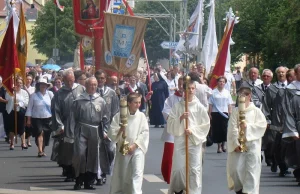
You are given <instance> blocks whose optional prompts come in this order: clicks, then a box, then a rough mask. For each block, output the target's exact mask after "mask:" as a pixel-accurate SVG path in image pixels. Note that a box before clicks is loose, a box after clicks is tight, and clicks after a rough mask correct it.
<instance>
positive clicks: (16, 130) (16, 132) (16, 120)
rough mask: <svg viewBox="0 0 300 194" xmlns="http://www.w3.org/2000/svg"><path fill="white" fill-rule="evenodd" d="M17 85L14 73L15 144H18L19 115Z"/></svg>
mask: <svg viewBox="0 0 300 194" xmlns="http://www.w3.org/2000/svg"><path fill="white" fill-rule="evenodd" d="M16 83H17V75H16V72H15V73H14V117H15V121H14V122H15V135H14V137H15V143H16V144H17V143H18V135H17V134H18V114H17V92H16V91H15V88H16Z"/></svg>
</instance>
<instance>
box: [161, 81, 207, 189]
mask: <svg viewBox="0 0 300 194" xmlns="http://www.w3.org/2000/svg"><path fill="white" fill-rule="evenodd" d="M184 88H185V86H184ZM195 88H196V85H195V83H194V82H190V83H189V84H188V95H187V96H188V99H187V100H188V112H186V111H185V101H184V100H182V101H180V102H179V103H177V104H175V106H174V107H173V108H172V111H171V112H170V114H169V117H168V121H167V126H168V128H167V130H168V133H170V134H172V135H173V136H174V155H173V164H172V173H171V182H170V187H169V191H168V193H169V194H173V193H178V194H181V193H183V191H184V190H186V186H187V185H186V173H185V172H186V160H185V155H186V152H185V136H186V135H188V152H189V166H188V167H189V185H188V187H189V193H190V194H201V190H202V143H203V142H204V141H206V136H207V134H208V132H209V126H210V120H209V117H208V114H207V111H206V109H205V107H204V106H203V105H202V104H201V103H200V101H199V100H198V98H196V97H195ZM186 118H187V119H188V121H189V126H188V129H187V128H186V126H185V119H186Z"/></svg>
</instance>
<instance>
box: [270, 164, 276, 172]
mask: <svg viewBox="0 0 300 194" xmlns="http://www.w3.org/2000/svg"><path fill="white" fill-rule="evenodd" d="M271 171H272V172H277V165H276V164H272V165H271Z"/></svg>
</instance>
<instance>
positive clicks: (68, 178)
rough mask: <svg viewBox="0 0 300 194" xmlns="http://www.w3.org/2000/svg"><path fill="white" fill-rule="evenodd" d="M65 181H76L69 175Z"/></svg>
mask: <svg viewBox="0 0 300 194" xmlns="http://www.w3.org/2000/svg"><path fill="white" fill-rule="evenodd" d="M64 182H74V179H73V178H70V177H67V178H65V180H64Z"/></svg>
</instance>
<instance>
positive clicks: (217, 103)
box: [208, 88, 232, 113]
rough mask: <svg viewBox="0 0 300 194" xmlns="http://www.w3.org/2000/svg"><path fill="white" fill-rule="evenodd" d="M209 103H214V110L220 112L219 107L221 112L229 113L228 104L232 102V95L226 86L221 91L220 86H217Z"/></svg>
mask: <svg viewBox="0 0 300 194" xmlns="http://www.w3.org/2000/svg"><path fill="white" fill-rule="evenodd" d="M208 103H209V104H212V105H213V106H212V112H219V111H218V109H219V110H220V111H221V112H226V113H228V105H230V104H232V97H231V95H230V93H229V91H228V90H226V89H225V88H224V89H223V90H222V91H219V90H218V88H216V89H214V90H213V91H212V95H211V96H210V97H209V101H208ZM216 107H217V108H218V109H217V108H216Z"/></svg>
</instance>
